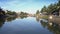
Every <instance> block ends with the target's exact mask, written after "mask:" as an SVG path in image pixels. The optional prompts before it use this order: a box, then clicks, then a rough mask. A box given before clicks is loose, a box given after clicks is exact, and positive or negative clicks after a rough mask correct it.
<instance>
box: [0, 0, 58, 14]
mask: <svg viewBox="0 0 60 34" xmlns="http://www.w3.org/2000/svg"><path fill="white" fill-rule="evenodd" d="M56 2H57V0H0V7H2V8H3V9H5V10H12V11H16V12H19V11H23V12H27V13H36V10H41V8H42V7H43V6H44V5H46V6H48V5H50V4H51V3H56Z"/></svg>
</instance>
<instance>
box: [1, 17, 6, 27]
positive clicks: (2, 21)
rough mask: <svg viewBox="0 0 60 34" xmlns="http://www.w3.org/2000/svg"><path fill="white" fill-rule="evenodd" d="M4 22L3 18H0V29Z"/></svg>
mask: <svg viewBox="0 0 60 34" xmlns="http://www.w3.org/2000/svg"><path fill="white" fill-rule="evenodd" d="M4 22H5V18H0V27H2V26H3V24H4Z"/></svg>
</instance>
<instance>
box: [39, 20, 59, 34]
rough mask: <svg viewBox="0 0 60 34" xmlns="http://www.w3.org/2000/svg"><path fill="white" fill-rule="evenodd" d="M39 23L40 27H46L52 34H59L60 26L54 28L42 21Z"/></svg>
mask: <svg viewBox="0 0 60 34" xmlns="http://www.w3.org/2000/svg"><path fill="white" fill-rule="evenodd" d="M40 22H41V25H42V26H43V27H47V29H48V30H49V31H51V32H53V33H54V34H60V26H58V25H57V24H56V25H55V26H54V25H49V24H48V23H49V22H48V23H46V22H43V21H40Z"/></svg>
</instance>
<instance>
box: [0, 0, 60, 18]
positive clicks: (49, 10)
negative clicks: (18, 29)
mask: <svg viewBox="0 0 60 34" xmlns="http://www.w3.org/2000/svg"><path fill="white" fill-rule="evenodd" d="M59 11H60V0H58V3H55V4H50V5H49V6H48V7H46V6H44V7H43V8H42V9H41V11H39V10H37V12H36V14H29V13H26V12H23V11H21V12H20V13H16V12H15V11H9V10H6V11H4V10H3V9H2V8H0V17H4V16H5V17H18V16H19V17H29V16H30V17H38V18H43V19H48V17H49V15H59Z"/></svg>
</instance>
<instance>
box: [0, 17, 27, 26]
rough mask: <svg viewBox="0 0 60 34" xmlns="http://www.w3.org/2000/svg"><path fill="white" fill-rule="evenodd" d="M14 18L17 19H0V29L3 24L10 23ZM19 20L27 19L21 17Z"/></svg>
mask: <svg viewBox="0 0 60 34" xmlns="http://www.w3.org/2000/svg"><path fill="white" fill-rule="evenodd" d="M16 18H18V17H5V18H0V27H2V26H3V24H4V23H5V22H11V21H13V20H15V19H16ZM20 18H21V19H24V18H27V17H24V16H22V17H20Z"/></svg>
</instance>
